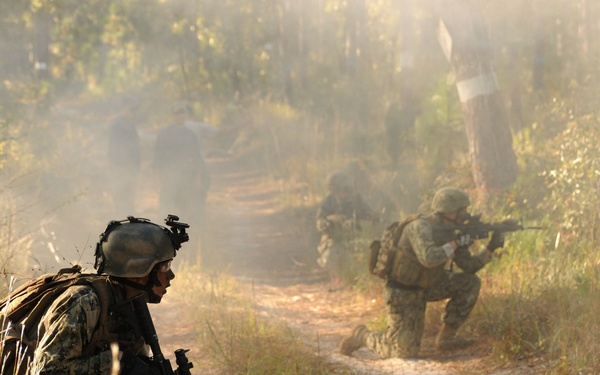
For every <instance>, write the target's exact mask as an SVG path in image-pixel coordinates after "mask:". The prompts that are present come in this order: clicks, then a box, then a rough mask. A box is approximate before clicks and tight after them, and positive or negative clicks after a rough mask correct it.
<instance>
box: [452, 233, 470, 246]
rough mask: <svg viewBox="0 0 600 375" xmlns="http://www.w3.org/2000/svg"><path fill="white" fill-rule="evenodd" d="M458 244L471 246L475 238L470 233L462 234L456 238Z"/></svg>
mask: <svg viewBox="0 0 600 375" xmlns="http://www.w3.org/2000/svg"><path fill="white" fill-rule="evenodd" d="M455 241H456V245H457V246H458V247H463V246H466V247H469V246H471V245H472V244H473V240H472V239H471V235H470V234H463V235H460V236H459V237H458V238H457V239H456V240H455Z"/></svg>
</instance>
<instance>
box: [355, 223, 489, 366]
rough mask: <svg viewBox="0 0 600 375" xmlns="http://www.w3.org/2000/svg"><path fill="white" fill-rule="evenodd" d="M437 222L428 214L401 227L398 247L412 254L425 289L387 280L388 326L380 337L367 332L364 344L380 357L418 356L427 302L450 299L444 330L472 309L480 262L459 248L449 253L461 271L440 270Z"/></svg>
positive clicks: (441, 259)
mask: <svg viewBox="0 0 600 375" xmlns="http://www.w3.org/2000/svg"><path fill="white" fill-rule="evenodd" d="M440 220H441V219H440V218H439V217H437V216H435V215H431V216H428V217H425V218H419V219H417V220H415V221H413V222H411V223H409V224H407V226H406V227H405V228H404V231H403V233H402V236H401V238H400V241H399V243H398V247H399V248H404V250H405V251H408V252H412V254H414V256H416V259H417V260H418V262H419V263H420V264H421V269H420V270H419V271H420V272H422V273H423V276H424V280H425V281H424V283H425V284H427V283H429V284H431V285H430V286H428V287H422V286H418V285H406V284H401V283H398V282H396V281H393V280H388V281H387V283H386V286H385V291H384V298H385V301H386V306H387V314H388V323H387V329H386V330H385V331H384V332H368V333H366V334H365V337H364V344H365V345H366V347H367V348H368V349H369V350H371V351H372V352H374V353H377V354H378V355H379V356H380V357H382V358H392V357H400V358H413V357H416V356H417V354H418V353H419V349H420V345H421V337H422V335H423V328H424V318H425V308H426V305H427V302H432V301H440V300H443V299H448V298H449V299H450V301H449V302H448V304H447V305H446V310H445V313H444V315H443V316H442V320H443V321H444V323H446V324H447V325H449V326H451V327H453V328H458V327H460V326H461V325H462V324H463V323H464V322H465V320H466V319H467V317H468V316H469V314H470V312H471V310H472V309H473V307H474V306H475V302H476V301H477V297H478V296H479V289H480V286H481V281H480V279H479V278H478V277H477V276H476V275H475V272H477V271H478V270H480V269H481V268H482V267H483V266H484V265H485V263H486V262H485V261H484V260H482V259H481V258H480V257H479V256H473V255H471V253H470V252H469V249H468V247H466V246H464V247H459V248H458V249H456V252H455V253H454V259H453V261H454V263H455V264H456V265H457V266H458V267H460V269H461V270H462V271H463V272H460V273H459V272H452V271H448V270H446V269H445V265H446V264H447V263H448V261H449V258H448V256H447V255H446V252H445V251H444V250H443V248H442V247H441V246H440V245H441V244H442V243H443V242H445V241H438V243H434V241H433V235H432V229H431V227H432V224H435V223H436V221H437V222H438V223H439V222H440Z"/></svg>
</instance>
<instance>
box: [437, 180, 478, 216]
mask: <svg viewBox="0 0 600 375" xmlns="http://www.w3.org/2000/svg"><path fill="white" fill-rule="evenodd" d="M470 204H471V201H470V200H469V194H467V192H466V191H464V190H463V189H460V188H457V187H454V186H446V187H443V188H441V189H440V190H438V191H437V192H436V193H435V195H434V196H433V201H432V202H431V208H432V209H433V212H435V213H451V212H457V211H459V210H460V209H462V208H466V207H468V206H469V205H470Z"/></svg>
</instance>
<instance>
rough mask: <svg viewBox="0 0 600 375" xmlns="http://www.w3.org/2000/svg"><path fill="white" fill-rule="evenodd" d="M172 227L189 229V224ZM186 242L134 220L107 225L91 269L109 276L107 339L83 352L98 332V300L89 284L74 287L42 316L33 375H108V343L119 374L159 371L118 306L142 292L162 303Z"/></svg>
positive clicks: (179, 235)
mask: <svg viewBox="0 0 600 375" xmlns="http://www.w3.org/2000/svg"><path fill="white" fill-rule="evenodd" d="M172 218H175V220H177V218H176V217H174V216H170V218H169V219H172ZM172 223H173V221H169V220H168V221H167V225H170V226H172ZM175 224H177V225H180V228H181V226H183V228H185V227H187V224H183V223H175ZM172 228H173V226H172ZM185 241H187V233H185V229H184V230H183V231H178V230H173V229H171V230H169V229H168V228H166V227H163V226H160V225H157V224H154V223H151V222H149V221H148V220H146V219H137V218H133V217H129V218H128V219H127V220H123V221H111V222H110V223H109V225H108V226H107V228H106V230H105V231H104V233H102V234H101V235H100V241H99V242H98V244H97V246H96V262H95V265H94V267H95V268H96V269H97V272H98V274H99V275H108V277H107V278H106V282H107V284H108V291H109V293H108V294H109V298H110V302H109V303H110V304H109V306H110V308H109V311H111V313H110V314H109V316H108V321H107V323H106V327H107V330H108V334H107V337H108V338H109V340H106V341H104V342H102V343H101V344H102V345H98V346H99V347H97V348H96V349H95V350H94V351H93V352H92V353H91V354H87V353H84V348H85V349H87V348H88V346H87V344H88V343H90V342H91V341H92V336H93V335H94V334H96V332H95V331H96V329H97V325H98V323H99V319H100V309H101V307H100V305H101V300H100V296H99V295H98V294H97V293H96V291H95V290H94V289H93V288H92V287H91V286H88V285H78V286H72V287H70V288H69V289H67V291H66V292H64V293H63V294H61V295H59V296H58V297H57V299H56V300H55V301H54V302H53V303H52V305H50V307H49V308H48V309H47V311H46V312H45V313H44V315H43V316H42V318H41V321H40V324H39V328H38V329H39V344H38V346H37V348H36V351H35V354H34V363H33V371H32V373H33V374H111V367H112V366H113V356H112V354H111V350H110V344H112V343H117V344H118V348H119V352H118V359H119V364H120V372H119V373H120V374H155V373H157V370H154V369H152V368H150V367H149V365H148V364H147V362H146V361H145V360H144V359H147V357H148V355H149V350H148V348H147V345H146V342H145V341H144V338H143V336H141V335H140V334H138V333H136V330H135V329H134V328H133V327H132V325H131V323H130V322H131V320H130V319H128V317H127V313H128V310H127V309H125V310H123V309H117V308H116V307H117V306H128V305H126V304H123V303H121V302H123V301H126V300H128V299H130V298H133V297H135V296H137V295H139V294H140V293H143V294H145V296H146V301H147V302H149V303H160V301H161V299H162V298H163V296H164V295H165V294H166V293H167V288H168V287H169V286H170V285H171V284H170V283H171V280H173V279H174V278H175V274H174V273H173V270H172V269H171V261H172V260H173V258H174V257H175V255H176V250H178V249H179V248H180V247H181V243H182V242H185ZM120 303H121V304H120ZM129 306H130V305H129ZM107 341H108V342H107Z"/></svg>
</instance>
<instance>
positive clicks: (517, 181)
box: [0, 0, 600, 373]
mask: <svg viewBox="0 0 600 375" xmlns="http://www.w3.org/2000/svg"><path fill="white" fill-rule="evenodd" d="M598 15H600V4H597V3H596V2H594V1H590V0H580V1H572V0H570V1H567V0H546V1H540V0H532V1H528V2H522V1H518V0H508V1H503V2H497V1H479V2H471V1H459V0H453V1H443V2H430V1H418V0H413V1H410V0H402V1H391V0H378V1H375V0H347V1H335V0H302V1H298V0H296V1H295V0H278V1H264V0H235V1H232V0H218V1H212V0H204V1H200V0H162V1H159V0H128V1H119V0H89V1H85V2H81V1H75V0H54V1H44V0H30V1H22V0H3V1H2V2H1V3H0V32H1V33H2V35H3V37H2V40H0V56H2V57H1V59H0V78H1V81H0V174H1V176H2V178H1V180H0V181H1V182H0V205H1V206H2V209H1V212H2V215H1V217H0V265H1V267H2V269H3V270H4V273H5V274H11V273H15V272H23V267H26V266H24V263H23V262H22V260H23V258H22V255H21V254H26V253H27V252H28V251H30V249H31V248H32V247H33V246H35V244H36V239H35V236H36V235H35V234H37V233H38V232H39V231H40V229H42V230H43V229H45V228H47V225H48V224H49V223H55V222H56V221H60V218H61V214H60V212H61V210H63V209H65V208H66V207H69V206H73V205H77V202H78V201H79V200H80V199H81V198H82V197H84V196H86V195H89V194H100V195H101V191H100V190H99V187H98V186H99V184H98V181H99V180H97V178H99V177H98V176H99V175H102V173H103V172H102V165H101V163H100V161H99V160H98V159H97V158H89V159H87V158H86V157H85V155H86V152H87V151H90V150H95V149H96V148H98V147H99V146H98V139H97V138H96V137H95V136H96V135H97V134H102V135H103V136H105V135H106V133H107V131H108V130H107V127H106V125H105V124H104V125H102V127H100V125H98V124H94V123H93V121H90V122H89V123H86V121H87V120H88V118H86V117H85V115H84V116H80V117H79V120H80V121H81V122H80V123H76V124H73V123H70V122H69V121H65V122H64V123H62V124H56V123H54V122H52V123H51V122H49V121H48V118H49V114H50V113H51V112H53V111H54V112H55V111H57V109H60V110H61V111H63V116H64V117H65V118H69V116H71V117H72V115H73V112H76V111H82V110H85V109H86V108H88V109H89V108H91V107H86V103H95V104H96V106H95V107H93V108H95V110H96V111H97V112H106V111H108V112H111V111H114V114H115V116H116V115H117V112H118V111H119V110H120V107H119V105H120V103H122V102H123V98H126V97H131V96H132V95H133V96H135V97H136V98H138V99H139V100H140V102H141V103H142V110H141V112H142V113H143V114H144V117H145V122H144V125H143V126H141V127H140V132H141V133H142V134H143V135H144V134H146V135H149V136H151V134H154V133H155V132H156V130H157V129H158V128H159V127H160V126H162V124H164V123H165V122H166V121H167V120H166V119H167V117H168V113H169V108H170V104H171V103H172V102H173V101H176V100H186V101H187V102H189V103H191V104H192V105H193V107H194V109H195V111H196V113H197V114H198V116H199V117H200V120H203V121H205V122H207V123H211V124H215V125H217V126H220V127H227V126H242V127H244V126H245V128H244V130H243V132H245V139H246V142H245V145H244V147H245V149H244V152H245V157H244V162H245V163H248V164H249V165H260V166H262V167H264V168H266V170H267V171H268V174H269V176H270V177H271V178H272V181H273V182H274V183H279V184H282V186H283V189H286V188H288V187H289V188H290V192H291V191H292V187H293V188H294V189H296V188H297V187H298V186H302V187H303V194H301V196H296V195H294V194H292V193H290V194H289V196H288V198H289V199H287V200H286V201H285V202H282V205H283V207H284V209H286V210H288V211H289V214H290V215H299V216H302V217H303V218H306V225H307V229H306V230H307V233H308V232H310V231H311V230H312V227H311V226H312V225H314V224H313V223H312V215H314V207H315V205H316V204H317V203H318V202H319V201H320V199H321V198H322V197H323V195H324V194H325V193H326V186H325V182H324V177H325V176H326V175H327V174H328V173H329V172H330V171H332V170H335V169H345V170H347V171H349V172H350V173H351V174H352V175H353V176H354V177H355V179H356V182H357V189H359V190H360V191H361V192H363V193H364V194H365V195H367V196H368V198H369V199H370V200H371V201H372V202H373V204H374V205H375V206H376V207H377V208H378V209H379V212H381V214H382V217H383V220H384V222H390V221H392V220H397V218H399V217H401V216H403V215H406V214H408V213H411V212H414V211H416V210H417V209H418V207H419V203H420V202H422V201H427V200H428V199H429V198H430V197H431V194H432V193H433V192H434V191H435V190H436V189H437V188H439V187H440V186H444V185H448V184H452V185H457V186H460V187H463V188H465V189H467V190H468V191H469V192H470V193H472V196H473V197H474V205H473V206H474V207H473V210H474V211H475V212H483V213H485V215H486V216H484V218H485V219H486V220H501V219H504V218H507V217H511V218H516V219H518V220H521V221H522V222H523V223H524V224H536V225H543V226H544V227H545V228H547V229H546V230H544V231H541V232H521V233H515V234H511V235H510V236H509V237H508V239H507V246H506V249H505V254H504V257H503V260H502V262H498V263H496V264H494V265H492V266H491V267H488V268H487V269H486V270H485V271H483V273H482V274H483V276H482V277H484V279H485V280H486V285H487V288H486V291H485V295H484V296H482V298H484V299H485V309H479V310H477V311H476V312H475V315H476V319H472V322H470V323H469V324H470V326H469V329H471V330H474V331H481V332H485V333H486V334H487V335H489V336H491V337H494V338H495V339H496V344H495V346H494V350H495V352H497V353H498V358H499V360H511V359H516V358H524V357H528V356H536V355H547V356H548V357H549V358H550V360H551V361H552V363H553V364H554V366H553V367H554V369H555V370H554V371H556V373H594V372H597V371H599V370H600V345H599V344H598V342H597V340H595V338H596V337H598V336H599V335H600V321H599V318H598V317H597V311H598V307H599V306H598V304H599V303H600V302H599V301H600V298H598V297H599V285H598V280H599V276H600V275H599V267H600V254H599V252H598V243H599V240H600V213H599V212H600V210H599V207H598V205H599V196H600V195H599V193H600V166H599V160H600V159H599V156H600V155H599V154H600V151H599V149H598V147H597V144H598V141H599V140H600V134H599V133H600V130H599V127H598V125H597V123H598V119H599V116H600V110H599V108H600V106H599V105H598V103H599V98H600V90H599V89H598V87H599V85H598V83H599V79H600V74H599V73H600V71H599V67H600V64H599V62H600V39H599V38H600V25H599V19H600V17H598ZM457 20H458V21H457ZM457 24H458V25H464V30H463V29H460V28H457V27H456V25H457ZM453 25H454V26H453ZM448 40H452V41H454V44H452V43H450V45H451V47H452V48H449V43H448ZM450 50H451V53H449V51H450ZM461 57H462V58H461ZM473 66H475V68H474V69H475V71H476V73H472V72H471V73H469V72H468V69H470V68H473ZM465 72H467V73H466V74H467V76H465ZM469 74H471V75H470V76H469ZM480 75H481V76H486V77H489V76H495V78H496V79H497V85H496V86H494V85H492V88H493V90H491V91H490V90H488V91H485V90H484V92H483V93H482V94H480V95H479V96H477V97H476V98H475V99H468V98H467V99H465V97H464V96H461V95H459V92H460V85H461V82H463V81H464V80H466V79H468V78H473V77H478V76H480ZM465 77H466V78H465ZM457 86H458V88H459V89H458V90H457ZM485 88H489V86H486V87H485ZM65 103H66V104H65ZM394 114H395V115H394ZM88 115H89V116H90V117H91V115H92V112H89V113H88ZM394 116H395V117H394ZM403 116H405V117H403ZM406 117H408V119H409V121H408V122H409V124H410V126H407V127H405V128H403V129H400V130H397V131H396V133H394V131H393V129H391V127H390V126H391V125H390V124H394V123H401V122H402V121H404V123H406V121H407V120H406ZM250 119H251V120H250ZM240 124H241V125H240ZM386 124H387V126H386ZM506 134H509V137H508V138H507V137H506V136H505V135H506ZM507 139H508V140H507ZM229 141H231V139H230V140H229ZM488 149H493V150H495V156H491V159H490V156H489V155H486V154H485V153H482V152H481V150H488ZM395 152H397V155H396V154H395ZM82 161H84V162H82ZM100 181H101V180H100ZM50 186H60V187H61V189H59V190H51V189H50ZM63 217H64V216H63ZM71 220H72V221H80V220H82V219H81V218H75V219H73V218H72V219H71ZM63 225H64V223H63ZM70 225H73V226H75V225H77V224H76V223H72V222H70ZM95 228H99V226H98V225H95ZM368 236H372V233H369V234H365V241H366V238H367V237H368ZM355 256H356V257H357V258H361V257H364V256H365V254H364V253H361V252H360V251H359V252H357V253H356V254H355ZM360 272H362V273H363V274H364V276H365V278H366V274H365V271H364V270H361V271H357V270H352V271H351V276H350V277H351V278H352V279H353V280H359V281H360V280H361V274H360Z"/></svg>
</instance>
